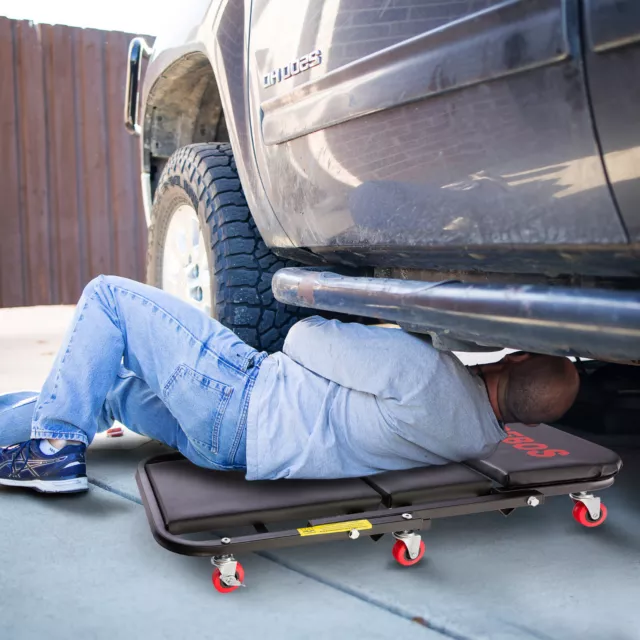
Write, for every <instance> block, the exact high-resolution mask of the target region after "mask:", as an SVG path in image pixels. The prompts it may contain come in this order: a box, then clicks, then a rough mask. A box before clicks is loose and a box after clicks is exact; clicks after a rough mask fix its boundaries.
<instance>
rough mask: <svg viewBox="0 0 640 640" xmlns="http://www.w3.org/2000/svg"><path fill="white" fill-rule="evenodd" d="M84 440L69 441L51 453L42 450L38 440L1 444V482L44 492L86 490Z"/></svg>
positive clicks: (87, 486)
mask: <svg viewBox="0 0 640 640" xmlns="http://www.w3.org/2000/svg"><path fill="white" fill-rule="evenodd" d="M84 452H85V446H84V444H81V443H79V444H68V445H67V446H66V447H63V448H62V449H60V451H56V453H54V454H52V455H46V454H44V453H42V451H41V450H40V441H39V440H27V441H26V442H20V443H18V444H14V445H12V446H10V447H3V448H0V485H2V484H4V485H8V486H10V487H30V488H31V489H35V490H36V491H41V492H44V493H74V492H76V491H86V490H87V489H88V488H89V484H88V481H87V467H86V464H85V459H84Z"/></svg>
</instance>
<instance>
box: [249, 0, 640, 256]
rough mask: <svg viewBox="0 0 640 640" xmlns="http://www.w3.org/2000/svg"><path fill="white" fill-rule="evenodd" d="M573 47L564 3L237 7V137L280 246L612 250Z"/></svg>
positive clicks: (302, 2) (299, 0)
mask: <svg viewBox="0 0 640 640" xmlns="http://www.w3.org/2000/svg"><path fill="white" fill-rule="evenodd" d="M580 38H581V29H580V12H579V4H578V2H577V1H576V2H573V1H568V2H564V1H563V0H519V1H518V0H514V1H513V2H502V1H499V0H474V1H473V2H471V1H469V2H450V3H448V2H439V3H434V2H432V1H425V0H402V1H396V2H387V1H385V0H296V2H289V1H288V0H253V3H252V12H251V34H250V44H249V61H248V64H249V74H250V76H249V77H250V110H251V122H252V135H253V141H254V148H255V153H256V159H257V162H258V166H259V167H260V172H261V178H262V180H263V183H264V185H265V188H266V192H267V194H268V198H269V200H270V203H271V205H272V207H273V208H274V210H275V212H276V215H277V216H278V219H279V221H280V223H281V224H282V226H283V227H284V229H285V230H286V232H287V234H288V235H289V236H290V238H291V239H292V240H293V242H294V243H295V244H297V245H298V246H303V247H307V248H310V249H312V250H314V251H317V252H322V253H325V254H327V255H330V254H331V253H333V252H338V251H342V250H344V249H347V250H348V255H349V256H350V259H352V260H353V261H355V262H358V261H359V260H360V261H362V262H366V263H368V264H375V263H377V262H379V263H380V264H388V259H389V256H390V255H393V257H394V260H395V261H396V262H399V265H398V266H403V265H408V266H423V265H424V266H429V265H428V264H426V263H425V260H426V262H427V263H428V262H429V260H431V257H430V256H437V255H438V254H439V253H440V254H442V253H443V250H444V251H445V252H448V254H449V255H450V254H451V252H452V250H453V251H454V252H455V251H456V248H459V252H460V254H462V253H465V254H466V255H470V256H472V255H479V252H478V251H477V248H478V247H483V246H485V247H487V246H489V247H495V246H496V245H508V246H518V245H542V244H544V245H545V246H549V245H552V246H566V245H582V244H594V243H596V244H597V243H622V242H626V240H627V238H626V235H625V233H624V229H623V226H622V224H621V222H620V219H619V216H618V214H617V211H616V209H615V206H614V204H613V201H612V198H611V194H610V192H609V189H608V185H607V182H606V176H605V172H604V169H603V165H602V160H601V157H600V153H599V149H598V144H597V140H596V138H595V135H594V131H593V121H592V117H591V113H590V108H589V103H588V99H587V90H586V86H585V79H584V73H583V67H582V59H581V56H582V53H581V41H580ZM639 225H640V221H639Z"/></svg>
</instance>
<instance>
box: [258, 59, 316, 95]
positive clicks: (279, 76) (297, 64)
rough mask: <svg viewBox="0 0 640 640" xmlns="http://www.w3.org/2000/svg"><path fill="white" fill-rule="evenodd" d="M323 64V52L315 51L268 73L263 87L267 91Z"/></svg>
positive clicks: (264, 78)
mask: <svg viewBox="0 0 640 640" xmlns="http://www.w3.org/2000/svg"><path fill="white" fill-rule="evenodd" d="M321 62H322V51H320V49H316V50H315V51H312V52H311V53H308V54H307V55H306V56H302V57H300V58H298V59H297V60H293V61H292V62H288V63H287V64H285V65H284V66H282V67H279V68H278V69H274V70H273V71H271V72H270V73H267V74H266V75H265V76H264V77H263V79H262V82H263V86H264V88H265V89H267V88H268V87H272V86H273V85H274V84H277V83H278V82H282V81H283V80H288V79H289V78H292V77H293V76H297V75H298V74H299V73H302V72H303V71H308V70H309V69H312V68H313V67H317V66H318V65H319V64H320V63H321Z"/></svg>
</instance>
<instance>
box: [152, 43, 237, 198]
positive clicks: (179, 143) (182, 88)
mask: <svg viewBox="0 0 640 640" xmlns="http://www.w3.org/2000/svg"><path fill="white" fill-rule="evenodd" d="M196 142H229V133H228V131H227V126H226V119H225V115H224V110H223V106H222V100H221V98H220V91H219V88H218V82H217V80H216V77H215V74H214V71H213V68H212V66H211V63H210V61H209V59H208V57H207V56H206V55H205V54H204V53H201V52H192V53H188V54H186V55H184V56H183V57H181V58H179V59H177V60H176V61H175V62H173V63H172V64H170V65H169V66H167V67H166V68H165V69H163V71H162V74H161V75H159V76H158V78H157V79H156V81H155V82H154V84H153V86H152V87H151V89H150V90H149V94H148V96H147V99H146V103H145V110H144V121H143V156H144V157H143V169H144V171H146V172H148V173H149V174H150V178H151V180H150V182H151V194H150V195H151V196H152V197H153V194H154V192H155V187H156V185H157V183H158V179H159V177H160V173H161V172H162V169H163V168H164V166H165V164H166V162H167V160H168V159H169V157H170V156H171V154H172V153H173V152H174V151H176V150H177V149H179V148H180V147H184V146H186V145H188V144H192V143H196Z"/></svg>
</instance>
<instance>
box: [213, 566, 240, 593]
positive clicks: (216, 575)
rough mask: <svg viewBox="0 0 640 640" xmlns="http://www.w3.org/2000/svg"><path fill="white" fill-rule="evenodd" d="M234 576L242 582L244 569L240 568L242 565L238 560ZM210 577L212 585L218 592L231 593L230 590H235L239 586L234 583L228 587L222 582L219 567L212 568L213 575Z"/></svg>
mask: <svg viewBox="0 0 640 640" xmlns="http://www.w3.org/2000/svg"><path fill="white" fill-rule="evenodd" d="M236 578H237V579H238V580H239V581H240V582H244V569H243V568H242V565H241V564H240V563H239V562H238V564H237V565H236ZM211 579H212V580H213V586H214V587H215V590H216V591H219V592H220V593H231V592H232V591H235V590H236V589H237V588H238V587H239V586H240V585H235V586H233V587H229V586H227V585H226V584H225V583H224V582H222V576H221V575H220V569H214V570H213V576H211Z"/></svg>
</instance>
